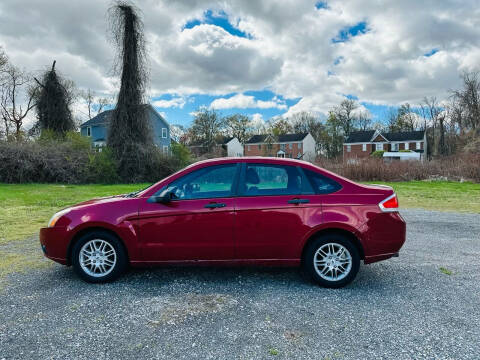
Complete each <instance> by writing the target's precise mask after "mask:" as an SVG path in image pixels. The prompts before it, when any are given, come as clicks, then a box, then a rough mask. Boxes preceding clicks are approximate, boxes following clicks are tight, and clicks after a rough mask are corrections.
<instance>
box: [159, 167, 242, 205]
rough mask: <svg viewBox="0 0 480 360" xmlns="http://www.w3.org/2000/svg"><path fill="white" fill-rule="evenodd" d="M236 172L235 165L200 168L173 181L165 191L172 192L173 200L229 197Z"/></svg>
mask: <svg viewBox="0 0 480 360" xmlns="http://www.w3.org/2000/svg"><path fill="white" fill-rule="evenodd" d="M236 171H237V164H226V165H216V166H210V167H206V168H202V169H199V170H195V171H192V172H191V173H189V174H187V175H185V176H183V177H181V178H179V179H177V180H175V181H173V182H172V183H171V184H169V185H168V188H167V189H168V190H169V191H172V193H173V199H174V200H192V199H210V198H220V197H230V196H232V194H233V183H234V179H235V175H236Z"/></svg>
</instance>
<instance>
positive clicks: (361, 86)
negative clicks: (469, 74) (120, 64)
mask: <svg viewBox="0 0 480 360" xmlns="http://www.w3.org/2000/svg"><path fill="white" fill-rule="evenodd" d="M58 3H59V2H58V0H44V1H42V2H39V1H33V0H24V1H18V0H2V3H1V5H0V44H2V46H3V47H4V48H5V50H6V51H7V53H8V55H9V56H10V58H11V60H12V62H14V63H15V64H17V65H19V66H20V67H26V68H27V69H29V70H32V71H34V72H36V73H38V72H39V71H41V70H43V69H45V67H48V66H50V65H51V62H52V61H53V60H54V59H56V60H57V68H58V69H59V71H61V72H62V73H63V74H64V75H65V76H67V77H69V78H72V79H73V80H74V81H75V82H76V83H77V85H78V86H79V87H81V88H92V90H95V91H96V92H101V93H115V92H116V90H117V84H118V83H117V81H116V79H115V78H114V77H113V76H112V72H111V69H112V63H113V59H114V56H115V54H114V51H113V48H112V46H111V44H110V43H109V41H108V36H107V32H106V29H107V24H106V22H105V20H106V19H105V13H106V10H107V8H108V5H109V3H108V2H106V1H105V2H99V1H96V0H82V1H80V0H78V1H73V0H72V1H68V2H62V6H58ZM314 4H315V1H312V0H302V1H300V0H282V1H280V2H279V1H277V0H262V1H241V0H229V1H224V0H196V1H194V2H192V1H187V0H179V1H168V0H144V1H142V2H141V3H139V6H140V7H141V9H142V13H143V15H144V24H145V32H146V40H147V44H148V51H149V68H150V75H151V86H150V87H151V91H150V94H151V95H152V96H159V95H161V94H163V93H173V94H179V95H180V96H184V95H188V94H193V93H196V94H210V95H212V94H215V95H225V94H231V93H237V95H235V96H234V97H233V99H232V98H222V99H217V100H216V103H215V101H214V102H213V103H215V107H216V108H227V107H229V106H232V104H235V106H239V107H240V108H252V107H253V108H259V109H265V108H279V109H285V110H287V109H286V108H285V107H282V106H284V104H283V103H281V102H278V101H277V100H278V99H272V100H270V101H263V102H262V101H261V100H260V101H259V100H255V99H251V98H249V96H247V95H243V93H244V92H245V91H248V90H262V89H265V88H268V89H271V90H272V91H274V92H275V93H277V94H279V95H282V96H283V98H301V100H300V101H299V102H298V103H297V104H296V105H295V106H293V107H292V108H290V109H288V110H287V111H288V112H287V114H288V113H293V112H296V111H300V110H306V111H315V112H319V113H323V114H325V113H326V112H327V111H328V109H329V108H330V107H331V106H333V105H335V104H337V103H338V102H339V101H340V100H341V99H342V98H343V95H342V94H353V95H356V96H358V98H359V100H360V101H366V102H371V103H375V104H386V105H397V104H399V103H401V102H405V101H409V102H411V103H413V104H415V103H417V102H418V101H420V100H421V99H422V98H423V97H424V96H437V97H438V98H439V99H440V100H441V99H444V98H446V96H447V95H448V94H447V93H448V89H451V88H455V87H458V86H460V79H459V76H458V74H459V72H460V71H463V70H467V71H475V70H476V71H480V22H479V18H480V17H479V12H478V0H464V1H454V0H445V1H434V0H426V1H418V0H404V1H396V2H388V4H386V5H384V6H378V4H376V3H374V2H366V1H354V0H329V1H328V9H321V10H317V9H316V8H315V6H314ZM25 9H28V11H25ZM207 9H212V10H213V11H214V12H215V11H220V10H221V11H224V12H225V13H226V14H227V15H228V17H229V20H230V21H231V23H233V24H235V25H236V26H238V27H239V29H240V30H242V31H244V32H246V33H248V34H250V35H251V37H250V38H241V37H237V36H233V35H231V34H229V33H228V32H227V31H225V30H224V29H222V28H220V27H218V26H215V25H212V24H203V25H199V26H195V27H193V28H191V29H184V25H185V24H186V22H187V21H189V20H193V19H200V18H202V17H203V16H204V12H205V10H207ZM362 21H366V23H367V28H368V29H369V31H368V32H367V33H365V34H362V35H359V36H354V37H350V38H349V40H348V41H346V42H342V43H332V41H331V39H332V38H335V37H337V35H338V33H339V31H340V30H341V29H344V28H346V27H349V26H353V25H355V24H357V23H359V22H362ZM432 49H438V50H439V51H438V52H437V53H435V54H434V55H432V56H429V57H426V56H424V54H427V53H429V52H430V51H431V50H432ZM340 57H341V58H342V61H340V62H338V64H335V60H336V59H338V58H340ZM161 101H162V100H161ZM180 103H181V102H180V101H179V100H175V101H174V100H168V101H167V100H163V103H162V105H165V106H166V105H169V107H175V106H177V108H181V106H180ZM213 103H212V104H213Z"/></svg>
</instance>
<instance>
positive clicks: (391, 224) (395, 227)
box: [362, 212, 407, 264]
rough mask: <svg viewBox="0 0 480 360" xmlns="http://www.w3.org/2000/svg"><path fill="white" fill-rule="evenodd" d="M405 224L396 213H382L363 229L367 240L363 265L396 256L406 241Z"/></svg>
mask: <svg viewBox="0 0 480 360" xmlns="http://www.w3.org/2000/svg"><path fill="white" fill-rule="evenodd" d="M406 229H407V226H406V223H405V220H403V218H402V217H401V215H400V214H399V213H398V212H391V213H382V214H379V215H378V216H375V217H374V218H373V219H370V220H369V221H368V222H367V223H366V224H365V225H364V227H363V231H362V232H364V234H365V235H366V238H367V249H365V250H366V251H365V264H370V263H373V262H377V261H381V260H385V259H389V258H391V257H395V256H398V252H399V251H400V249H401V248H402V246H403V244H404V243H405V239H406Z"/></svg>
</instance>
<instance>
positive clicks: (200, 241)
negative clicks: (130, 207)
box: [139, 164, 239, 262]
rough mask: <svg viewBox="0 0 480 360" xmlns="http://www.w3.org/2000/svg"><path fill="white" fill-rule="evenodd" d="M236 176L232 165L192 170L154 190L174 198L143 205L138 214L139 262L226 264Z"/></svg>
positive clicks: (230, 249)
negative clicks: (204, 261)
mask: <svg viewBox="0 0 480 360" xmlns="http://www.w3.org/2000/svg"><path fill="white" fill-rule="evenodd" d="M237 168H238V170H237ZM238 171H239V166H237V164H223V165H214V166H209V167H205V168H201V169H198V170H194V171H192V172H190V173H189V174H187V175H185V176H183V177H181V178H179V179H176V180H174V181H173V182H172V183H170V184H168V186H167V187H164V188H163V189H161V190H159V192H158V193H160V192H163V191H165V190H168V191H172V192H173V193H174V197H173V199H172V200H171V201H170V202H168V203H164V204H163V203H157V202H153V201H151V200H149V201H145V203H144V204H143V205H142V207H141V209H140V214H139V231H140V233H139V238H140V241H141V243H142V249H143V256H144V259H145V260H146V261H154V262H155V261H184V260H228V259H232V258H233V257H234V243H233V231H234V229H233V225H234V216H235V215H234V193H235V190H236V186H237V185H236V184H237V181H236V179H237V178H238V174H237V173H238ZM156 195H158V194H156Z"/></svg>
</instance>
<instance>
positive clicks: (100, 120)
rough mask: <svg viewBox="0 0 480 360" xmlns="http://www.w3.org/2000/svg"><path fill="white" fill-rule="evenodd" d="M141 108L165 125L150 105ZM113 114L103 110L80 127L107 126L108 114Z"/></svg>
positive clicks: (110, 111)
mask: <svg viewBox="0 0 480 360" xmlns="http://www.w3.org/2000/svg"><path fill="white" fill-rule="evenodd" d="M143 106H145V107H147V108H148V110H150V111H152V112H153V113H154V114H155V115H156V116H157V117H159V118H160V119H161V120H163V121H164V122H165V123H166V124H167V125H168V123H167V121H166V120H165V119H164V118H163V116H162V115H160V114H159V113H158V112H157V111H156V110H155V109H154V108H153V106H152V105H151V104H144V105H143ZM112 112H113V110H105V111H102V112H101V113H100V114H98V115H97V116H94V117H93V118H91V119H90V120H88V121H85V122H84V123H83V124H82V125H80V127H81V128H82V127H85V126H95V125H104V124H107V123H108V121H109V120H110V119H109V117H110V114H111V113H112Z"/></svg>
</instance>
